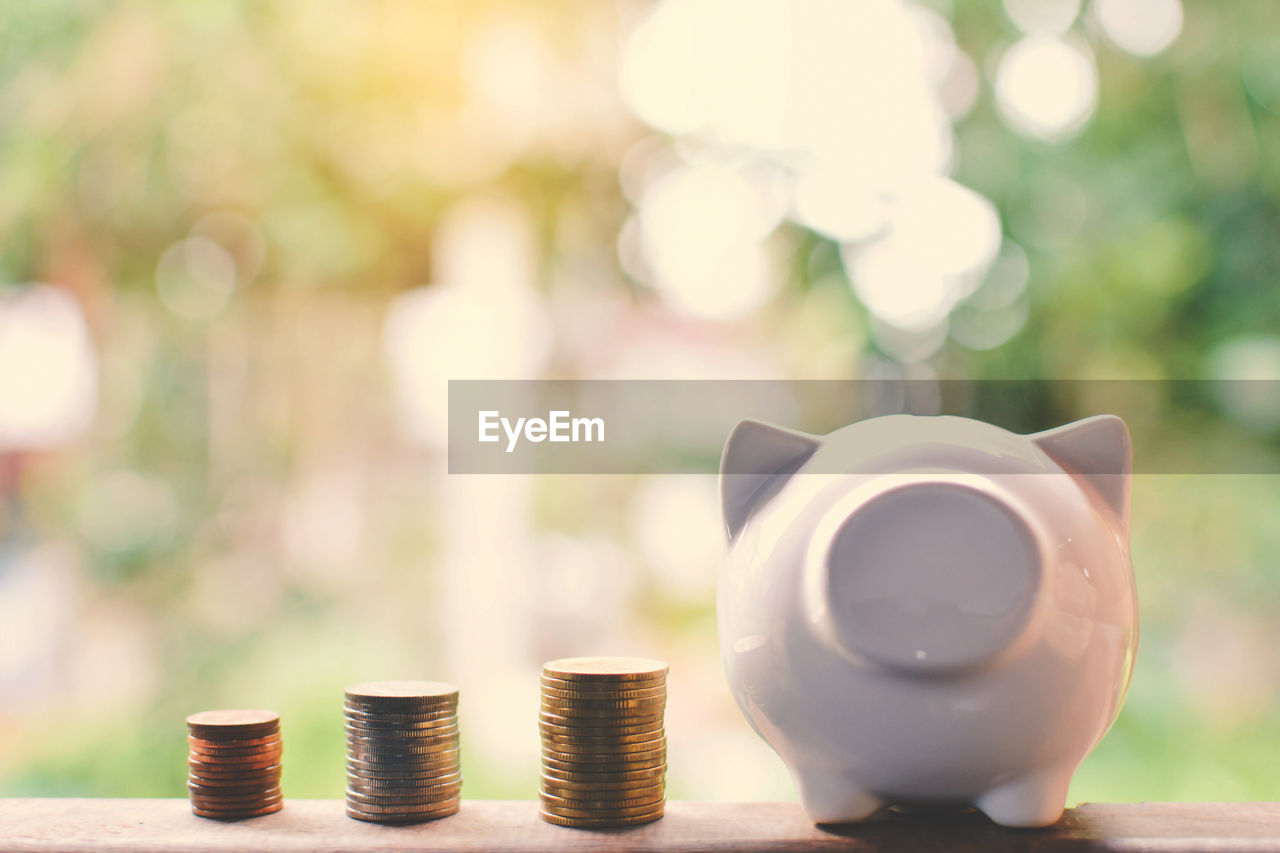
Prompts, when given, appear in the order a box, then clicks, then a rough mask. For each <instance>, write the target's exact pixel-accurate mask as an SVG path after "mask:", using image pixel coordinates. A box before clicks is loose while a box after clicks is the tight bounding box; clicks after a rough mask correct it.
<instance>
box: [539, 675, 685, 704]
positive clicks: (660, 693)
mask: <svg viewBox="0 0 1280 853" xmlns="http://www.w3.org/2000/svg"><path fill="white" fill-rule="evenodd" d="M541 693H542V695H543V696H549V697H551V698H553V699H562V700H569V701H572V700H575V699H659V698H665V697H666V695H667V688H666V686H665V685H660V686H656V687H615V686H613V685H606V686H600V685H594V684H575V683H574V682H572V681H556V682H554V683H552V682H551V680H550V679H546V678H544V679H542V688H541Z"/></svg>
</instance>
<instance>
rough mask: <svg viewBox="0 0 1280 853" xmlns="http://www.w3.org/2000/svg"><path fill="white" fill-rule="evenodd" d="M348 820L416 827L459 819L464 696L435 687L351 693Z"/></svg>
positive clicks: (378, 685)
mask: <svg viewBox="0 0 1280 853" xmlns="http://www.w3.org/2000/svg"><path fill="white" fill-rule="evenodd" d="M345 707H346V712H345V713H346V729H347V814H348V815H350V816H351V817H353V818H356V819H357V820H368V821H373V822H375V823H414V822H418V821H424V820H433V819H435V818H440V817H445V816H446V815H451V814H454V813H455V812H457V811H458V806H459V804H460V802H461V793H462V767H461V764H460V762H459V756H458V688H456V687H454V686H453V685H452V684H442V683H440V682H436V681H374V682H369V683H367V684H357V685H356V686H354V687H348V688H347V693H346V706H345Z"/></svg>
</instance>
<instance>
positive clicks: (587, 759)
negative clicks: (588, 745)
mask: <svg viewBox="0 0 1280 853" xmlns="http://www.w3.org/2000/svg"><path fill="white" fill-rule="evenodd" d="M542 757H543V758H549V759H552V760H555V761H559V762H562V763H565V764H575V765H577V766H579V767H583V766H588V765H591V766H594V765H598V764H606V765H607V764H615V765H622V764H635V763H639V762H645V761H654V760H658V761H662V760H665V759H666V757H667V748H666V747H665V746H662V747H655V748H653V749H647V750H645V751H644V752H629V753H604V754H601V753H594V752H563V751H561V750H558V749H551V748H550V747H548V746H546V745H543V747H542Z"/></svg>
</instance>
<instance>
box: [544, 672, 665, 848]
mask: <svg viewBox="0 0 1280 853" xmlns="http://www.w3.org/2000/svg"><path fill="white" fill-rule="evenodd" d="M666 703H667V665H666V664H665V663H663V662H661V661H656V660H646V659H643V658H603V657H592V658H565V659H563V660H555V661H551V662H550V663H548V664H546V665H545V666H544V667H543V668H542V709H541V714H540V715H539V727H540V729H541V731H542V790H541V797H540V799H541V803H542V812H541V813H542V818H543V820H546V821H548V822H549V823H554V824H558V825H560V826H576V827H603V826H625V825H629V824H638V823H648V822H649V821H653V820H657V819H658V818H660V817H662V813H663V809H664V807H665V804H666V798H665V784H666V767H667V739H666V735H665V733H664V730H663V722H662V720H663V711H664V710H665V708H666Z"/></svg>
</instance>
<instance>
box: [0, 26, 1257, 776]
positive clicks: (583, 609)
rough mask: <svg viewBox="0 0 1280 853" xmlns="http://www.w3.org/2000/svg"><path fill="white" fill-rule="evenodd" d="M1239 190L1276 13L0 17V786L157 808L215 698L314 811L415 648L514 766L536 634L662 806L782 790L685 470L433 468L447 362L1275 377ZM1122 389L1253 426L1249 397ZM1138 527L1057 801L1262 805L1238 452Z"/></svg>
mask: <svg viewBox="0 0 1280 853" xmlns="http://www.w3.org/2000/svg"><path fill="white" fill-rule="evenodd" d="M1278 200H1280V8H1278V7H1276V6H1275V5H1274V4H1267V3H1253V2H1213V3H1211V2H1207V0H1194V2H1186V3H1185V4H1184V3H1182V2H1180V0H1090V2H1088V3H1085V4H1084V5H1083V6H1082V5H1081V3H1080V2H1076V0H1007V2H1005V3H1003V4H1001V3H998V2H966V3H959V2H956V3H954V6H953V5H952V4H949V3H947V2H945V0H942V1H941V2H924V0H921V2H919V3H908V2H905V0H904V2H898V0H874V1H873V0H868V2H865V3H849V2H835V0H823V1H822V2H820V0H804V2H795V3H786V2H783V0H732V2H730V0H660V2H651V0H634V2H633V0H620V1H619V2H613V3H600V2H596V0H590V2H588V0H564V2H557V3H549V4H540V5H537V4H528V3H516V2H508V3H501V2H489V0H484V2H474V1H473V2H456V0H449V1H448V2H446V0H428V2H416V0H415V1H412V2H411V0H403V2H392V1H391V0H375V2H367V0H366V2H359V3H357V2H328V1H327V0H325V1H324V2H277V3H270V4H263V3H249V2H230V1H229V0H224V1H223V2H194V0H193V2H185V1H184V2H172V3H161V2H131V1H130V0H125V2H114V3H106V2H63V1H62V0H57V1H56V2H40V3H14V2H9V3H3V4H0V499H2V500H3V501H4V506H5V514H4V516H3V518H2V519H0V794H3V795H7V796H27V795H68V796H72V795H85V796H161V797H162V796H182V795H183V793H184V790H183V779H184V773H185V765H184V761H183V755H184V751H185V742H184V725H183V718H184V716H185V715H186V714H188V713H190V712H192V711H195V710H199V709H202V708H208V707H226V706H231V707H235V706H248V707H270V708H274V709H276V710H278V711H280V712H281V714H282V716H283V720H284V729H285V735H286V740H287V745H286V770H285V776H284V783H285V791H286V795H287V796H293V797H335V796H340V795H341V792H342V789H343V786H344V782H343V771H342V749H343V742H342V737H341V710H340V708H341V704H340V702H341V700H340V694H341V690H342V687H343V686H344V685H345V684H347V683H350V682H353V681H361V680H368V679H373V678H379V677H403V678H408V677H429V678H437V679H444V680H449V681H453V682H455V683H457V684H459V685H460V686H461V688H462V697H463V698H462V726H463V731H464V735H463V738H464V740H463V749H464V756H465V758H464V761H465V764H464V770H465V774H466V777H467V795H468V796H469V797H474V798H484V797H513V798H530V797H532V796H533V793H534V791H535V790H536V780H537V754H538V752H537V750H538V744H537V729H536V727H535V725H534V719H535V717H534V709H535V707H536V703H537V672H538V666H539V664H540V663H541V661H542V660H544V659H547V658H549V657H554V656H559V655H565V654H578V653H588V652H589V653H611V652H619V653H642V654H646V655H651V656H659V657H664V658H666V659H668V660H670V661H671V663H672V674H671V699H670V709H669V712H668V732H669V738H670V743H671V758H670V776H669V795H670V796H672V797H673V798H689V799H773V798H789V797H792V796H793V790H792V787H791V784H790V781H789V779H788V778H787V775H786V772H785V769H784V768H783V766H782V765H781V763H780V762H779V761H778V760H777V759H776V758H775V757H774V756H773V754H772V753H771V752H770V751H769V750H768V748H767V747H766V746H765V745H764V744H763V743H761V742H759V741H758V740H757V739H756V738H755V736H754V735H753V734H752V733H751V732H750V731H749V730H748V728H747V726H746V724H745V723H744V722H743V721H742V719H741V718H740V716H739V714H738V712H737V710H736V708H735V707H734V706H733V704H732V701H731V699H730V697H729V695H728V691H727V689H726V688H725V687H724V683H723V677H722V675H721V673H720V666H719V658H718V651H717V648H716V638H715V614H714V607H713V590H714V583H715V574H716V571H717V568H718V563H719V559H720V555H721V549H722V543H721V540H720V537H721V532H720V525H719V521H718V514H717V508H716V496H715V484H714V481H713V478H711V477H700V476H670V477H569V476H564V477H543V478H519V477H511V478H506V477H450V476H448V475H447V473H446V470H445V461H444V454H443V448H444V445H443V439H444V435H443V431H442V430H443V424H444V414H445V382H446V381H447V379H448V378H451V377H452V378H468V379H478V378H537V377H589V378H690V379H693V378H698V379H707V378H752V379H762V378H803V379H823V378H840V379H843V378H855V377H856V378H861V377H885V378H892V377H909V378H916V379H926V380H927V379H930V378H935V377H936V378H1020V379H1027V378H1044V379H1053V378H1070V379H1080V378H1086V379H1087V378H1109V379H1114V378H1140V379H1164V378H1170V379H1185V378H1194V379H1224V378H1263V379H1280V287H1278V286H1277V282H1276V280H1275V276H1276V270H1277V269H1280V239H1277V237H1278V236H1280V205H1278ZM1055 387H1057V386H1053V385H1048V386H1046V388H1047V389H1049V391H1048V394H1049V395H1050V396H1049V397H1048V398H1047V399H1045V400H1044V401H1043V402H1042V405H1043V407H1044V410H1045V411H1046V412H1055V413H1062V414H1063V415H1064V416H1067V417H1070V416H1075V415H1083V414H1088V413H1091V412H1092V411H1093V410H1094V408H1095V406H1094V402H1095V401H1091V400H1090V399H1088V397H1087V395H1084V397H1083V398H1081V397H1080V396H1079V395H1076V396H1074V397H1073V398H1072V399H1053V398H1052V396H1051V395H1052V393H1054V392H1053V389H1054V388H1055ZM1143 387H1150V388H1153V389H1157V390H1158V389H1160V388H1162V387H1166V386H1160V385H1152V386H1143ZM1147 411H1148V417H1149V418H1150V419H1151V421H1152V422H1156V423H1160V424H1164V425H1169V426H1168V427H1167V429H1168V430H1169V431H1172V432H1173V433H1174V434H1176V435H1177V436H1178V441H1177V447H1176V448H1175V449H1170V448H1163V450H1168V451H1170V452H1174V451H1176V452H1177V453H1179V454H1182V455H1183V456H1184V457H1185V458H1190V459H1196V458H1200V457H1202V456H1212V455H1213V454H1217V453H1221V452H1222V451H1223V449H1224V448H1229V449H1230V450H1231V452H1232V453H1235V454H1243V455H1244V456H1245V457H1246V458H1252V459H1257V460H1259V467H1260V468H1262V467H1271V466H1272V465H1273V464H1274V462H1275V461H1276V457H1277V455H1278V454H1280V449H1278V448H1280V444H1278V443H1277V439H1278V438H1280V401H1277V400H1275V399H1272V398H1270V397H1268V396H1265V395H1263V396H1257V395H1255V396H1248V395H1245V396H1244V397H1241V396H1240V395H1232V394H1223V395H1221V396H1220V397H1217V398H1212V399H1207V400H1183V399H1178V398H1176V397H1175V398H1167V397H1164V396H1161V395H1160V394H1158V393H1153V399H1151V400H1150V406H1149V407H1148V409H1147ZM1064 419H1065V418H1064ZM1138 452H1139V456H1140V458H1141V455H1142V454H1143V453H1144V452H1147V453H1152V452H1153V449H1151V448H1146V449H1144V448H1142V447H1139V448H1138ZM1264 462H1265V463H1266V464H1265V465H1264V464H1263V463H1264ZM1234 470H1242V469H1241V468H1240V467H1238V466H1237V467H1236V468H1235V469H1234ZM1133 524H1134V528H1133V556H1134V564H1135V566H1136V571H1137V575H1138V584H1139V591H1140V599H1141V608H1142V645H1141V649H1140V653H1139V657H1138V665H1137V670H1136V672H1135V676H1134V680H1133V684H1132V688H1131V691H1130V694H1129V699H1128V703H1127V705H1126V706H1125V709H1124V711H1123V712H1122V714H1121V716H1120V718H1119V720H1118V722H1117V723H1116V725H1115V727H1114V728H1113V730H1112V732H1111V734H1110V735H1109V736H1108V737H1107V738H1106V740H1105V741H1104V742H1103V743H1102V745H1101V746H1100V747H1099V748H1098V749H1097V750H1096V752H1095V753H1094V754H1093V755H1092V756H1091V757H1090V758H1089V759H1088V760H1087V761H1086V762H1085V764H1084V765H1083V767H1082V768H1081V770H1080V772H1079V774H1078V776H1077V778H1076V781H1075V783H1074V786H1073V788H1072V794H1071V799H1072V801H1078V800H1179V799H1187V800H1232V799H1262V800H1270V799H1276V798H1277V790H1280V763H1278V762H1277V761H1276V758H1277V756H1280V727H1277V725H1276V723H1275V721H1276V720H1277V719H1280V717H1278V713H1280V696H1278V695H1277V683H1278V680H1280V651H1278V650H1280V626H1278V625H1277V622H1276V619H1275V613H1276V612H1277V608H1280V585H1278V584H1277V578H1278V577H1280V572H1278V570H1277V561H1276V558H1275V555H1276V554H1277V553H1280V482H1277V480H1276V478H1275V477H1273V476H1261V475H1258V476H1251V475H1246V474H1236V475H1230V476H1228V475H1218V476H1214V475H1206V474H1199V475H1176V474H1161V475H1154V474H1148V475H1141V476H1139V477H1138V478H1137V482H1136V484H1135V494H1134V498H1133Z"/></svg>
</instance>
